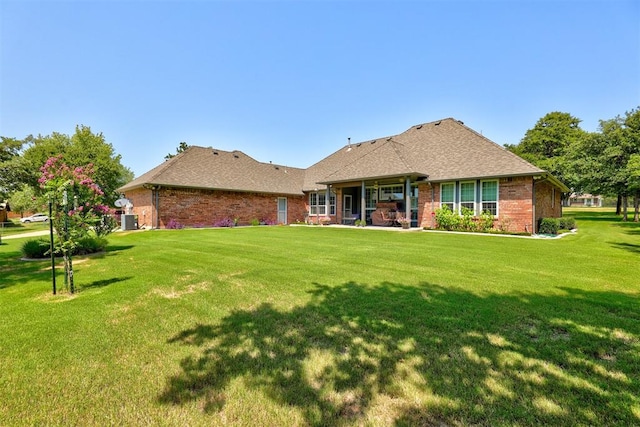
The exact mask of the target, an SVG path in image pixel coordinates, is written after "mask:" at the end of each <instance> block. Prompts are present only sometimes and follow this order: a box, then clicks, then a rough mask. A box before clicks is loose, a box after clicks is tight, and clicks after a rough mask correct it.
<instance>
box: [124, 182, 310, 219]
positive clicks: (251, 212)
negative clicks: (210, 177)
mask: <svg viewBox="0 0 640 427" xmlns="http://www.w3.org/2000/svg"><path fill="white" fill-rule="evenodd" d="M126 197H127V198H128V199H129V200H131V202H132V203H133V205H134V208H133V210H134V214H136V215H138V224H139V225H140V226H143V225H147V226H149V227H151V226H154V227H155V226H156V225H157V224H156V219H155V217H154V215H155V214H156V213H155V206H154V203H153V200H152V199H153V192H152V190H147V189H137V190H133V191H129V192H127V194H126ZM278 197H286V198H287V220H288V222H289V223H292V222H296V221H304V218H305V214H306V210H305V197H304V196H291V195H280V196H279V195H277V194H256V193H239V192H232V191H218V190H201V189H179V188H163V189H161V190H159V199H158V206H159V212H160V218H159V219H160V224H159V227H160V228H164V227H166V226H167V223H168V222H169V221H171V220H174V221H177V222H179V223H180V224H182V225H184V226H187V227H194V226H196V227H197V226H206V227H210V226H212V225H213V224H215V223H216V222H218V221H222V220H225V219H230V220H234V219H236V218H237V219H238V224H239V225H249V224H251V221H252V220H254V219H257V220H258V221H268V222H270V223H276V221H277V219H278Z"/></svg>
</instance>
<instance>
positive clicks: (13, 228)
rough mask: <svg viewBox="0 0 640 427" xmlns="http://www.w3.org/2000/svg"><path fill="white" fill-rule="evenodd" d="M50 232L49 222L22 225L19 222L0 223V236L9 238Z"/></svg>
mask: <svg viewBox="0 0 640 427" xmlns="http://www.w3.org/2000/svg"><path fill="white" fill-rule="evenodd" d="M42 230H49V223H48V222H31V223H24V224H23V223H21V222H20V221H19V220H17V219H16V220H12V221H9V222H4V223H0V236H2V237H7V236H13V235H16V234H24V233H31V232H34V231H42Z"/></svg>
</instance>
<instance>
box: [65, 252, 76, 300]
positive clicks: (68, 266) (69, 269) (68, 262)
mask: <svg viewBox="0 0 640 427" xmlns="http://www.w3.org/2000/svg"><path fill="white" fill-rule="evenodd" d="M64 284H65V287H67V289H69V292H70V293H72V294H73V293H75V291H76V289H75V286H74V285H73V261H72V259H71V254H68V253H65V254H64Z"/></svg>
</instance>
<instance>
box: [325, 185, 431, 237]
mask: <svg viewBox="0 0 640 427" xmlns="http://www.w3.org/2000/svg"><path fill="white" fill-rule="evenodd" d="M419 182H424V178H422V179H421V178H416V177H406V176H405V177H393V178H388V177H387V178H377V179H364V180H361V181H355V182H354V181H352V182H342V183H327V184H326V185H327V191H331V192H332V193H333V194H334V197H335V201H336V207H335V222H336V223H337V224H344V225H354V224H356V221H362V220H364V221H365V222H366V224H367V225H373V226H382V227H394V226H396V227H401V226H402V225H403V224H402V223H403V222H407V223H408V225H409V226H410V227H418V226H419V224H420V222H419V209H418V184H419ZM405 219H406V221H405Z"/></svg>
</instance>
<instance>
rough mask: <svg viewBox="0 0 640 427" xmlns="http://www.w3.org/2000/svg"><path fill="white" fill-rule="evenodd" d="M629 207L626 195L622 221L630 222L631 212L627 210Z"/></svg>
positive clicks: (623, 201)
mask: <svg viewBox="0 0 640 427" xmlns="http://www.w3.org/2000/svg"><path fill="white" fill-rule="evenodd" d="M628 207H629V201H628V199H627V196H626V194H625V195H623V196H622V221H628V220H629V216H628V214H629V212H628V210H627V208H628Z"/></svg>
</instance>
